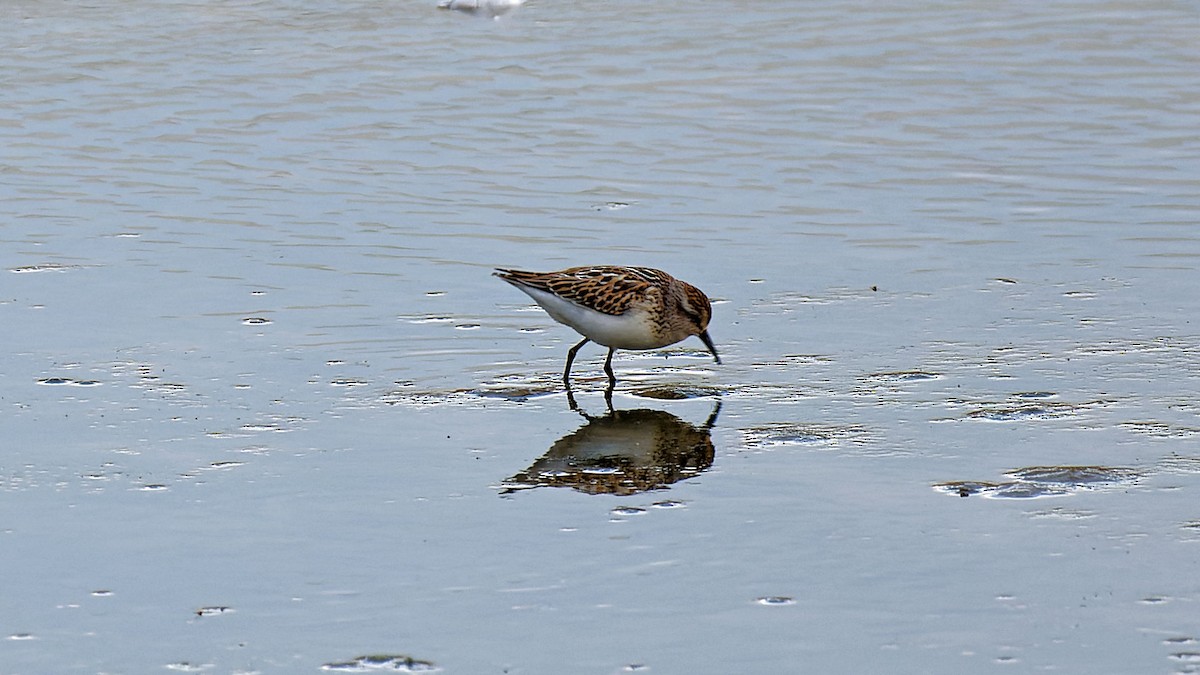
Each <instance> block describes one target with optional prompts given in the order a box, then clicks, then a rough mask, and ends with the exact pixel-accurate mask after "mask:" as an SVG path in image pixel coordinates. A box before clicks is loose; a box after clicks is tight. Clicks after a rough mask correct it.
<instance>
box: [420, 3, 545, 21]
mask: <svg viewBox="0 0 1200 675" xmlns="http://www.w3.org/2000/svg"><path fill="white" fill-rule="evenodd" d="M524 1H525V0H442V1H441V2H439V3H438V8H439V9H453V10H455V11H458V12H465V13H467V14H478V15H480V16H490V17H492V18H493V19H495V18H498V17H499V16H500V15H501V14H507V13H508V12H510V11H512V10H513V9H516V8H517V7H519V6H520V5H521V3H522V2H524Z"/></svg>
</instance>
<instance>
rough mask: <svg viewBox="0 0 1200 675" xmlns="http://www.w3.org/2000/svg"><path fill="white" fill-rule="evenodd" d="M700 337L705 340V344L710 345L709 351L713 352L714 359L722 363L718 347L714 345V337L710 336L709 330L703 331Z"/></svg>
mask: <svg viewBox="0 0 1200 675" xmlns="http://www.w3.org/2000/svg"><path fill="white" fill-rule="evenodd" d="M699 337H700V339H701V340H703V341H704V346H705V347H708V351H710V352H712V355H713V359H714V360H715V361H716V362H717V363H718V364H719V363H721V357H720V356H717V348H716V347H714V346H713V343H712V338H710V337H708V331H704V332H703V333H700V335H699Z"/></svg>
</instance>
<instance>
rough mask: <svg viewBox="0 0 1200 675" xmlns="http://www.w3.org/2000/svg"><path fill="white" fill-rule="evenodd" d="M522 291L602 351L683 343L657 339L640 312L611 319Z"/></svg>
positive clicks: (535, 292)
mask: <svg viewBox="0 0 1200 675" xmlns="http://www.w3.org/2000/svg"><path fill="white" fill-rule="evenodd" d="M521 290H523V291H525V292H526V293H528V294H529V297H531V298H533V299H534V300H535V301H536V302H537V304H539V305H541V306H542V309H544V310H546V313H547V314H549V315H550V316H551V318H553V319H554V320H555V321H557V322H559V323H561V324H565V325H567V326H570V327H571V328H574V329H575V330H576V331H578V332H579V334H581V335H583V336H584V337H586V338H587V339H589V340H591V341H592V342H595V343H596V344H600V345H604V346H605V347H616V348H617V349H635V350H637V349H658V348H659V347H665V346H667V345H669V344H672V343H674V342H678V341H679V340H680V339H682V338H677V339H674V340H672V339H669V338H666V337H662V336H659V335H658V334H657V333H656V332H655V331H654V329H653V323H652V322H651V321H650V317H649V316H648V315H647V312H646V311H645V310H642V309H637V308H634V309H630V310H629V311H627V312H625V313H624V314H622V315H620V316H613V315H611V314H604V313H603V312H597V311H596V310H594V309H587V308H586V307H581V306H580V305H577V304H575V303H573V302H570V301H568V300H563V299H562V298H560V297H558V296H557V295H554V294H553V293H548V292H546V291H542V290H538V289H536V288H534V289H531V288H524V287H522V288H521ZM684 337H686V336H684Z"/></svg>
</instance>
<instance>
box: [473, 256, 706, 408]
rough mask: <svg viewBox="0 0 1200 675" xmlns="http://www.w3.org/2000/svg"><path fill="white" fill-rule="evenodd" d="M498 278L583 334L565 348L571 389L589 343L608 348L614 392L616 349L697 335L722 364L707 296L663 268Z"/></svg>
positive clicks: (506, 272)
mask: <svg viewBox="0 0 1200 675" xmlns="http://www.w3.org/2000/svg"><path fill="white" fill-rule="evenodd" d="M495 276H498V277H500V278H501V279H503V280H505V281H507V282H508V283H510V284H512V285H513V286H516V287H517V288H519V289H521V290H522V291H524V292H525V293H526V294H527V295H529V297H531V298H533V299H534V301H536V302H537V304H539V305H541V306H542V309H544V310H546V312H547V313H548V314H549V315H550V316H551V318H553V319H554V320H555V321H557V322H559V323H561V324H566V325H568V326H570V327H571V328H574V329H575V330H576V331H577V332H578V333H579V334H580V335H582V336H583V340H582V341H580V342H579V344H577V345H575V346H574V347H571V350H570V351H568V352H567V367H566V369H565V370H563V382H565V383H566V384H567V386H568V387H570V386H571V363H572V362H573V361H575V354H577V353H578V352H579V348H580V347H582V346H584V345H585V344H587V343H588V342H595V343H597V344H600V345H603V346H605V347H608V358H607V359H605V360H604V372H605V373H606V374H607V375H608V382H609V388H610V390H611V388H612V387H613V386H615V385H616V383H617V378H616V376H615V375H613V371H612V357H613V352H615V351H616V350H618V349H635V350H641V349H658V348H659V347H666V346H667V345H673V344H675V343H676V342H679V341H680V340H684V339H687V338H688V337H690V336H692V335H695V336H697V337H699V338H700V339H701V340H703V341H704V346H706V347H708V351H709V352H711V353H712V355H713V359H714V360H716V362H717V363H720V362H721V357H720V356H717V348H716V347H714V346H713V342H712V338H710V337H708V321H709V319H711V318H712V305H711V304H710V303H709V301H708V296H706V295H704V293H703V292H701V291H700V289H698V288H696V287H695V286H693V285H691V284H689V283H686V282H683V281H680V280H679V279H676V278H675V277H673V276H671V275H670V274H667V273H666V272H663V271H662V270H656V269H653V268H650V267H618V266H615V265H598V266H594V267H571V268H568V269H565V270H560V271H558V272H522V271H520V270H510V269H497V270H496V273H495Z"/></svg>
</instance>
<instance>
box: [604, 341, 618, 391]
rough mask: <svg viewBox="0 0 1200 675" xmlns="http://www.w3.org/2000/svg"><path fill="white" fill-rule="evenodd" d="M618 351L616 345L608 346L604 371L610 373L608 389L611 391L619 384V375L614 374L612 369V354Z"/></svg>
mask: <svg viewBox="0 0 1200 675" xmlns="http://www.w3.org/2000/svg"><path fill="white" fill-rule="evenodd" d="M615 351H617V348H616V347H609V348H608V358H607V359H604V372H605V373H607V374H608V390H609V392H611V391H612V390H613V388H614V387H616V386H617V376H616V375H613V371H612V355H613V352H615Z"/></svg>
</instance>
